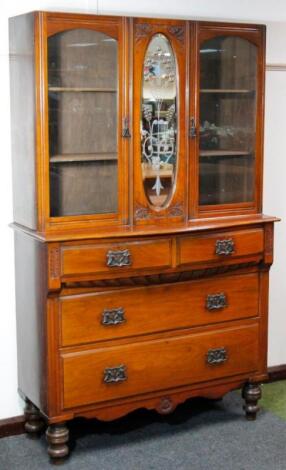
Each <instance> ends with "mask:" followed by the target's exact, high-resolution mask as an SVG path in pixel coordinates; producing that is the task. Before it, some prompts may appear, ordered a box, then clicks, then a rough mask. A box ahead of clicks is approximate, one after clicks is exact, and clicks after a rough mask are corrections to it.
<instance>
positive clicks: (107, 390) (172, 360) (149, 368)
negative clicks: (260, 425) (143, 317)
mask: <svg viewBox="0 0 286 470" xmlns="http://www.w3.org/2000/svg"><path fill="white" fill-rule="evenodd" d="M221 348H224V349H225V351H226V360H225V362H222V363H220V364H213V365H210V364H208V362H207V354H208V352H209V351H210V350H212V349H221ZM62 362H63V406H64V408H70V407H73V406H77V405H86V404H89V403H96V402H102V401H108V400H111V399H115V398H120V397H124V396H126V397H127V396H132V395H136V394H139V393H140V394H141V393H147V392H151V391H156V390H164V389H168V388H172V387H178V386H180V385H187V384H191V383H196V382H201V381H206V380H214V379H216V378H220V377H228V376H232V375H238V374H242V373H246V372H254V371H255V370H256V369H257V367H258V326H257V325H256V324H254V325H251V326H247V327H241V328H237V329H228V330H224V331H223V330H221V331H218V330H215V331H214V332H212V333H202V334H197V335H188V336H181V337H173V338H169V339H165V340H157V341H154V340H153V341H150V342H147V341H146V342H143V343H135V344H127V345H124V346H122V345H121V346H118V347H110V348H106V349H94V350H90V351H81V352H80V351H78V352H73V353H69V354H63V356H62ZM119 366H123V367H124V368H125V379H124V381H122V382H121V381H118V382H116V383H106V382H105V381H104V378H105V377H106V374H107V369H108V368H115V367H116V368H117V367H119Z"/></svg>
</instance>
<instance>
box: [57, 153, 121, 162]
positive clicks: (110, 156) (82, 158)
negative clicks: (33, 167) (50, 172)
mask: <svg viewBox="0 0 286 470" xmlns="http://www.w3.org/2000/svg"><path fill="white" fill-rule="evenodd" d="M106 160H108V161H112V160H117V153H107V152H106V153H82V154H73V153H71V154H66V155H53V156H52V157H50V163H68V162H96V161H106Z"/></svg>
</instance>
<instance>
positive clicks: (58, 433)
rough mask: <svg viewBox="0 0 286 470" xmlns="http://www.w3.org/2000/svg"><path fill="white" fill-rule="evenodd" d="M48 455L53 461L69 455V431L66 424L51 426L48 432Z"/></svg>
mask: <svg viewBox="0 0 286 470" xmlns="http://www.w3.org/2000/svg"><path fill="white" fill-rule="evenodd" d="M46 438H47V441H48V444H49V445H48V454H49V456H50V457H52V458H53V459H62V458H63V457H66V456H67V455H68V454H69V448H68V446H67V442H68V440H69V430H68V428H67V427H66V424H65V423H58V424H51V425H50V426H49V427H48V429H47V431H46Z"/></svg>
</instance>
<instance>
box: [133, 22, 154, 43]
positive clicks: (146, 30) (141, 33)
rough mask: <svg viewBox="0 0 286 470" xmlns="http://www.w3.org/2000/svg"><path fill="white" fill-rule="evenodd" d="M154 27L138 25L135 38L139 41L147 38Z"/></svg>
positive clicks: (144, 24) (143, 24)
mask: <svg viewBox="0 0 286 470" xmlns="http://www.w3.org/2000/svg"><path fill="white" fill-rule="evenodd" d="M152 29H153V28H152V25H150V24H148V23H138V24H136V26H135V38H136V41H137V40H138V39H142V38H146V37H147V36H148V34H150V33H151V31H152Z"/></svg>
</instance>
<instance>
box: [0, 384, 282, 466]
mask: <svg viewBox="0 0 286 470" xmlns="http://www.w3.org/2000/svg"><path fill="white" fill-rule="evenodd" d="M241 405H242V400H241V398H240V396H239V394H238V393H236V392H233V393H230V394H228V395H226V396H225V398H224V399H223V401H220V402H215V403H214V402H212V403H210V402H202V401H197V400H190V401H188V402H186V403H185V404H184V405H181V406H179V407H178V408H177V410H176V411H175V413H173V414H172V415H170V416H168V417H161V416H158V415H157V414H155V413H153V412H146V411H139V412H135V413H132V414H131V415H129V416H128V417H125V418H123V419H120V420H117V421H116V422H113V423H98V422H97V421H84V422H85V423H86V426H85V427H84V426H82V422H83V421H82V420H79V421H78V422H76V423H72V424H71V426H70V427H71V434H72V436H73V437H74V442H75V443H74V444H73V446H74V449H73V452H72V454H71V457H70V458H69V459H67V460H66V461H65V462H64V463H63V464H61V466H60V467H61V468H62V469H64V470H68V469H70V470H89V469H92V470H175V469H179V470H285V469H286V421H283V420H282V419H280V418H278V417H276V416H274V415H272V414H271V413H269V412H265V411H262V412H261V413H260V414H259V417H258V419H257V420H256V421H255V422H247V421H246V420H245V418H244V415H243V412H242V410H241ZM52 467H53V466H52V464H51V463H50V462H49V459H48V457H47V454H46V442H45V438H44V436H42V437H41V438H38V439H31V438H29V437H28V436H25V435H22V436H15V437H9V438H3V439H0V469H1V470H44V469H51V468H52Z"/></svg>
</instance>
